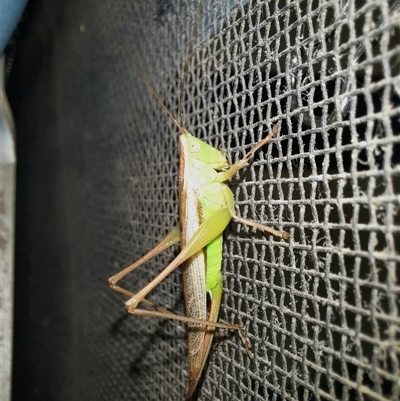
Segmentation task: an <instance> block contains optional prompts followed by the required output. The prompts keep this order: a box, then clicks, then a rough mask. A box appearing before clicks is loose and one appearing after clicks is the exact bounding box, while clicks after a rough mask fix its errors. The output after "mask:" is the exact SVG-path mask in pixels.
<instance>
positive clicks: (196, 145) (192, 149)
mask: <svg viewBox="0 0 400 401" xmlns="http://www.w3.org/2000/svg"><path fill="white" fill-rule="evenodd" d="M200 149H201V145H200V144H199V143H197V142H193V143H191V144H190V152H191V153H197V152H200Z"/></svg>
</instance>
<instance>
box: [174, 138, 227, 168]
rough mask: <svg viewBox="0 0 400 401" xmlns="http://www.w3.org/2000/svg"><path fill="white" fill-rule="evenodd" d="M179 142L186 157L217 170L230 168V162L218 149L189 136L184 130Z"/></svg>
mask: <svg viewBox="0 0 400 401" xmlns="http://www.w3.org/2000/svg"><path fill="white" fill-rule="evenodd" d="M181 133H182V135H180V137H179V140H180V142H181V146H182V148H183V149H184V151H185V154H186V155H190V157H191V158H193V159H195V160H198V161H200V162H203V163H205V164H207V165H209V166H210V167H212V168H213V169H215V170H225V169H227V168H228V161H227V160H226V157H225V156H224V154H223V153H221V152H220V151H219V150H218V149H215V148H213V147H212V146H210V145H208V144H207V143H205V142H203V141H202V140H201V139H198V138H196V137H194V136H193V135H191V134H189V132H187V131H186V130H183V131H182V132H181Z"/></svg>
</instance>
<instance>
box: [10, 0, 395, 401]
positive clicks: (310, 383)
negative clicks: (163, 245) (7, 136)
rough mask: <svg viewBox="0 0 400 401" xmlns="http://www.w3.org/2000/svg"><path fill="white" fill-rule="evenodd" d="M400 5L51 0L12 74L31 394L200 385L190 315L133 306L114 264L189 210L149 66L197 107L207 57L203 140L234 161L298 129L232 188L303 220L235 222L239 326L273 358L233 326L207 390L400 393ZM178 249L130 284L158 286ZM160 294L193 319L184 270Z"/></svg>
mask: <svg viewBox="0 0 400 401" xmlns="http://www.w3.org/2000/svg"><path fill="white" fill-rule="evenodd" d="M399 10H400V8H399V3H398V2H397V1H383V0H381V1H373V0H370V1H340V2H337V1H287V2H285V1H269V2H265V1H258V0H257V1H256V0H253V1H242V2H240V1H207V0H206V1H204V2H203V4H202V6H201V7H198V4H197V2H195V1H194V2H185V1H172V0H171V1H114V2H109V1H81V0H80V1H75V0H70V1H68V2H62V1H58V2H51V4H49V3H48V2H41V1H37V2H35V3H34V4H33V6H31V9H30V14H29V19H28V21H27V22H26V23H25V31H24V32H25V33H23V34H21V36H20V39H19V43H17V47H16V48H17V51H16V56H15V61H14V69H13V72H12V74H11V76H10V80H9V92H10V98H11V103H12V105H13V108H14V112H15V115H16V120H17V127H18V131H19V137H18V141H19V145H18V146H19V152H20V153H19V154H20V159H19V160H20V164H19V166H20V170H19V187H18V188H19V190H18V196H19V201H18V202H19V203H18V213H19V216H20V217H17V229H19V231H18V232H19V234H17V241H18V246H17V279H18V277H21V280H28V279H29V280H30V281H29V283H27V282H26V281H24V282H25V284H24V285H25V286H24V285H23V284H21V281H20V282H19V283H18V282H17V288H16V294H17V303H18V296H20V297H21V298H20V299H21V302H20V304H19V305H20V306H18V305H17V317H18V316H20V318H21V320H22V321H23V320H24V319H26V321H27V322H28V323H22V326H18V324H17V326H16V356H15V368H14V399H41V400H43V399H60V400H61V399H68V400H73V399H76V400H78V399H85V400H109V399H118V400H128V399H129V400H132V399H134V400H141V399H145V400H179V399H183V396H184V394H185V392H186V389H187V384H188V375H187V357H186V354H187V349H186V327H185V325H183V324H180V323H177V322H172V321H165V320H159V319H146V318H140V317H134V316H130V315H128V314H127V313H126V311H125V309H124V301H125V300H126V299H125V298H124V297H123V296H122V295H121V294H117V293H114V292H113V291H112V290H111V289H109V288H108V285H107V279H108V278H109V277H110V276H111V275H113V274H115V273H116V272H118V271H119V270H121V269H122V268H124V267H125V266H127V265H129V264H130V263H132V262H133V261H135V260H137V259H138V258H139V257H140V256H142V255H143V254H145V253H146V252H148V251H149V250H150V249H151V248H152V247H154V246H155V245H156V244H157V242H158V241H159V240H160V239H161V238H163V236H165V235H166V234H167V233H168V231H169V230H170V229H171V228H172V227H173V226H174V225H176V224H177V222H178V193H177V186H178V182H177V174H178V157H179V156H178V130H177V128H176V127H175V125H174V123H173V122H172V121H171V119H170V118H169V117H168V116H167V114H166V113H165V111H164V110H163V109H162V107H161V106H160V105H159V104H158V103H157V101H156V100H155V99H154V98H153V97H152V96H151V94H150V93H149V91H148V89H147V88H146V86H145V85H144V83H143V81H142V80H141V78H140V76H139V74H138V70H137V68H139V69H140V70H141V71H142V72H143V74H144V76H145V77H146V79H147V80H148V81H149V82H150V84H151V86H152V87H153V89H154V90H155V91H156V92H157V93H158V95H159V97H160V99H162V102H163V103H164V104H165V106H166V107H167V108H168V109H169V110H170V111H171V113H172V114H173V115H174V116H176V117H179V112H178V103H179V83H180V79H181V77H182V73H183V65H184V63H185V60H186V58H187V57H188V56H189V59H188V73H187V77H186V80H185V86H184V91H183V110H184V124H185V127H186V128H187V129H188V130H189V131H190V132H191V133H192V134H194V135H195V136H197V137H198V138H201V139H203V140H204V141H206V142H207V143H209V144H212V145H213V146H215V147H216V148H221V149H224V150H225V152H226V154H227V157H228V159H229V160H230V162H231V163H233V162H235V161H237V160H239V159H240V158H241V157H243V155H244V154H245V153H246V152H247V151H248V150H249V149H250V148H251V147H252V146H254V144H256V143H257V142H258V141H259V140H261V138H263V137H265V136H266V135H267V133H268V132H269V131H270V130H271V129H272V127H273V126H274V125H276V124H278V132H277V135H276V137H275V138H274V140H273V141H272V142H271V143H270V144H269V145H267V146H265V147H264V148H263V149H262V150H261V151H259V152H258V153H257V155H256V157H255V158H254V160H253V162H252V163H251V164H250V165H249V166H248V167H247V168H246V169H245V170H244V171H242V172H240V173H239V174H237V176H235V178H234V179H233V180H232V183H231V188H232V190H233V192H234V194H235V198H236V211H237V213H238V214H239V215H240V216H243V217H246V218H249V219H253V220H256V221H258V222H261V223H263V224H268V225H272V226H274V227H276V228H278V229H281V230H285V231H287V232H289V233H290V239H289V240H288V241H283V240H279V239H276V238H273V237H270V236H268V235H265V234H263V233H260V232H257V231H255V230H253V229H248V228H246V227H245V226H242V225H239V224H236V223H234V222H232V223H231V224H230V225H229V227H228V229H227V230H226V232H225V235H224V248H223V266H222V271H223V275H224V297H223V302H222V305H221V312H220V320H222V321H224V322H229V323H235V324H241V325H243V326H244V327H245V329H246V332H247V335H248V338H249V340H250V342H251V344H252V347H253V353H254V358H253V359H250V358H249V357H248V355H247V354H246V352H245V350H244V348H243V347H242V345H241V342H240V340H239V338H238V337H237V336H236V335H235V333H223V334H224V336H225V337H226V338H224V340H223V341H221V342H220V343H219V345H218V347H216V349H215V350H213V351H211V354H210V358H209V361H208V364H207V366H206V369H205V371H204V378H203V381H202V382H201V384H200V386H199V394H198V397H199V399H201V400H266V399H271V400H350V399H357V400H385V399H396V398H397V396H398V393H399V387H400V374H399V363H400V362H399V354H400V352H399V347H400V345H399V324H400V319H399V316H398V307H399V300H398V295H399V291H400V287H399V284H398V278H397V276H398V274H399V273H398V269H399V261H400V257H399V254H398V252H397V249H398V248H399V240H400V236H399V232H400V219H399V201H400V168H399V158H398V153H399V149H400V147H399V143H400V139H399V136H398V131H399V117H400V74H399V71H400V47H399V34H400V32H399V27H400V22H399V21H400V12H399ZM196 19H197V22H198V23H197V24H196V26H197V28H196V29H193V27H194V25H195V21H196ZM191 43H192V46H191ZM191 47H192V51H190V49H191ZM189 52H190V54H188V53H189ZM24 57H25V58H24ZM26 60H29V61H30V63H27V62H26ZM20 87H23V88H24V92H23V95H22V94H21V92H20V91H19V88H20ZM27 194H29V198H28V197H27ZM21 216H22V217H21ZM177 251H178V250H177V248H173V249H171V250H168V251H166V252H165V253H163V254H162V255H160V256H158V257H156V258H154V259H153V260H152V261H151V262H149V263H147V264H146V265H145V266H142V267H140V268H139V269H138V270H137V271H135V272H134V273H132V274H131V275H130V276H129V277H127V278H126V279H124V281H123V283H122V284H121V285H123V286H124V287H125V288H128V289H129V290H131V291H137V290H139V289H141V288H142V287H143V286H144V285H146V284H147V283H149V282H150V281H151V279H152V278H154V277H155V275H157V273H158V272H160V271H161V270H162V269H163V268H164V267H165V266H166V265H167V264H168V263H169V262H170V261H171V260H172V259H173V258H174V256H175V255H176V254H177ZM22 293H23V294H22ZM19 294H20V295H19ZM149 299H150V300H151V301H153V302H155V303H157V304H159V305H161V306H163V307H166V308H168V309H170V310H172V311H174V312H177V313H184V308H183V291H182V280H181V272H180V271H176V272H174V273H173V274H171V275H170V276H169V277H168V278H167V279H166V280H165V281H163V282H162V283H161V284H160V285H159V286H158V287H157V288H156V289H155V290H154V291H152V292H151V295H150V296H149ZM18 308H19V309H18ZM22 309H23V311H22ZM18 310H20V314H19V315H18ZM21 327H22V328H21ZM27 328H28V329H27ZM24 330H29V331H28V333H29V336H27V335H26V331H24ZM18 351H20V352H24V351H25V352H24V353H23V355H22V356H19V355H20V354H18ZM26 372H28V373H26ZM18 373H19V374H18ZM22 388H24V390H22ZM23 391H25V392H26V393H24V396H25V397H26V394H28V395H29V397H30V398H23V396H22V394H23Z"/></svg>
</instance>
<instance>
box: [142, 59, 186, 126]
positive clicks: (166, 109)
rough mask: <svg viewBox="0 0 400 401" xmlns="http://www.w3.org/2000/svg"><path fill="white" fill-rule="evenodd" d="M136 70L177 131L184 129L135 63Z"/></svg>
mask: <svg viewBox="0 0 400 401" xmlns="http://www.w3.org/2000/svg"><path fill="white" fill-rule="evenodd" d="M134 65H135V68H136V71H137V73H138V74H139V75H140V77H141V78H142V80H143V82H144V84H145V85H146V86H147V89H148V90H149V91H150V92H151V94H152V95H153V96H154V97H155V98H156V100H157V102H158V103H159V104H160V105H161V107H162V108H163V109H164V110H165V111H166V113H167V114H168V116H169V118H170V119H171V120H172V121H173V122H174V123H175V125H176V126H177V127H178V128H179V131H184V130H185V129H184V128H183V125H182V124H179V123H178V121H176V119H175V117H174V116H173V115H172V113H171V112H170V111H169V110H168V108H167V106H166V105H165V104H164V103H163V102H162V101H161V99H160V97H159V96H158V95H157V93H156V92H155V90H154V89H153V88H152V87H151V85H150V84H149V82H148V81H147V79H146V77H145V76H144V75H143V73H142V71H141V70H140V68H139V67H138V66H137V65H136V64H134Z"/></svg>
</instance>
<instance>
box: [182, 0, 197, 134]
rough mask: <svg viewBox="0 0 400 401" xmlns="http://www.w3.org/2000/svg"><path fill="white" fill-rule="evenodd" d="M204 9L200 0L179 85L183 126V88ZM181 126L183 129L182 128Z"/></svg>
mask: <svg viewBox="0 0 400 401" xmlns="http://www.w3.org/2000/svg"><path fill="white" fill-rule="evenodd" d="M202 11H203V0H199V3H198V5H197V11H196V19H195V20H194V24H193V28H192V33H191V37H190V42H189V49H188V54H187V56H186V61H185V64H184V66H183V74H182V79H181V85H180V87H179V105H178V108H179V119H180V126H181V127H182V128H183V126H184V122H183V106H182V104H183V89H184V87H185V81H186V75H187V72H188V69H189V60H190V57H191V56H192V53H193V39H194V37H195V36H196V34H197V28H198V24H199V19H200V15H201V14H202ZM182 128H181V130H182Z"/></svg>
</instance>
